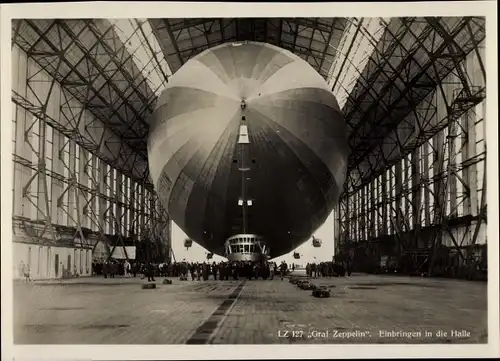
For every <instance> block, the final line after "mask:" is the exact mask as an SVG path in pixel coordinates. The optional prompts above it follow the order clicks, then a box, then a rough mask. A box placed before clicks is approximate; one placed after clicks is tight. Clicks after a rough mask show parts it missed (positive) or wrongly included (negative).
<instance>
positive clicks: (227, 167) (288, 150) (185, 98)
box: [148, 43, 347, 257]
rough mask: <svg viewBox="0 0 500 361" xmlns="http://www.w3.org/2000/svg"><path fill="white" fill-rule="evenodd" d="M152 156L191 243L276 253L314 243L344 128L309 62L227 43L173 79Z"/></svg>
mask: <svg viewBox="0 0 500 361" xmlns="http://www.w3.org/2000/svg"><path fill="white" fill-rule="evenodd" d="M243 103H244V106H243V105H242V104H243ZM242 125H244V126H245V132H246V133H245V135H244V137H242V135H241V132H242V129H243V128H242ZM242 139H244V140H245V141H244V142H243V143H242ZM148 152H149V167H150V173H151V175H152V177H153V181H154V183H155V187H156V190H157V193H158V195H159V198H160V200H161V202H162V203H163V205H164V206H165V207H166V208H167V210H168V212H169V215H170V216H171V218H172V219H173V220H174V222H175V223H176V224H177V225H178V226H179V227H180V228H181V229H182V230H183V231H184V232H185V233H186V234H187V235H188V237H190V238H191V239H193V240H194V241H195V242H197V243H199V244H200V245H201V246H203V247H205V248H206V249H208V250H209V251H211V252H214V253H216V254H219V255H225V254H226V253H227V250H226V247H225V245H227V243H226V241H227V240H228V239H229V238H230V237H232V236H234V235H235V234H241V233H245V234H246V233H248V234H255V235H259V237H261V238H262V239H263V242H265V244H266V245H267V249H268V252H269V256H272V257H277V256H280V255H283V254H285V253H287V252H290V251H292V250H293V249H295V248H296V247H298V246H299V245H301V244H302V243H304V242H305V241H307V240H308V239H309V238H310V236H311V234H312V233H313V232H314V231H315V230H316V229H317V228H318V227H319V226H321V224H322V223H323V222H324V221H325V220H326V218H327V217H328V215H329V213H330V212H331V210H332V209H333V207H334V206H335V204H336V202H337V200H338V196H339V193H340V191H341V189H342V185H343V182H344V179H345V168H346V166H345V165H346V158H347V144H346V129H345V124H344V120H343V117H342V115H341V112H340V109H339V107H338V104H337V101H336V99H335V97H334V95H333V94H332V92H331V91H330V90H329V88H328V85H327V84H326V82H325V81H324V80H323V78H322V77H321V76H320V75H319V74H318V73H317V72H316V71H315V70H314V69H313V68H312V67H311V66H309V64H307V63H306V62H305V61H303V60H302V59H300V58H298V57H296V56H295V55H293V54H291V53H290V52H288V51H285V50H283V49H281V48H277V47H274V46H271V45H269V44H264V43H245V44H238V45H237V46H234V45H233V44H223V45H222V46H219V47H215V48H211V49H209V50H207V51H205V52H203V53H201V54H199V55H198V56H196V57H195V58H193V59H191V60H190V61H188V62H187V63H186V64H185V65H184V66H183V67H182V68H181V69H179V71H178V72H177V73H176V74H175V75H174V76H173V77H172V78H171V79H170V82H169V84H168V87H167V89H166V90H165V91H164V92H163V93H162V95H161V97H160V98H159V101H158V104H157V108H156V110H155V113H154V121H153V125H152V128H151V132H150V137H149V141H148ZM242 157H243V158H244V160H243V158H242ZM243 161H244V162H246V163H247V164H246V166H245V168H244V169H243V168H242V165H241V164H242V162H243Z"/></svg>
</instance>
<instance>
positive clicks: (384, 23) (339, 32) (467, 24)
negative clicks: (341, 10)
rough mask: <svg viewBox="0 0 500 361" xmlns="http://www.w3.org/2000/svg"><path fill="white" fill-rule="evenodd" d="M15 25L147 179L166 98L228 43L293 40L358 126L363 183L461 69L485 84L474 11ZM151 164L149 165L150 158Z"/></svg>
mask: <svg viewBox="0 0 500 361" xmlns="http://www.w3.org/2000/svg"><path fill="white" fill-rule="evenodd" d="M12 29H13V34H12V38H13V43H14V44H16V45H17V46H19V47H20V48H22V49H23V50H24V51H25V52H27V53H28V55H29V56H30V57H31V58H33V59H34V60H35V61H36V62H37V63H38V64H39V65H41V66H42V68H43V69H44V70H45V71H46V72H48V73H49V74H51V75H53V76H54V78H55V79H56V80H57V81H58V82H59V83H61V84H62V85H63V86H64V88H65V89H66V91H67V92H68V93H70V94H71V96H73V97H74V98H76V99H78V100H79V101H80V102H81V103H82V104H83V107H84V108H87V109H89V110H90V111H91V112H92V113H93V114H94V115H95V116H96V117H97V118H98V119H99V120H101V121H102V123H103V124H104V126H105V127H107V128H108V129H109V130H111V131H112V132H113V133H114V134H116V135H117V136H118V137H119V139H121V142H123V143H124V144H126V145H127V146H128V148H127V149H129V154H124V153H123V152H120V155H119V157H121V158H127V159H128V160H130V159H131V158H133V159H134V161H133V162H131V161H124V160H120V159H118V158H117V159H108V160H107V161H108V162H110V164H112V165H114V166H115V167H116V168H117V169H119V170H120V171H121V172H123V173H124V174H126V175H130V176H132V177H133V178H134V179H137V178H138V177H139V176H138V171H137V170H136V169H134V167H135V166H134V163H136V162H140V163H145V162H147V141H146V138H147V134H148V120H149V117H150V116H151V114H152V112H153V109H154V105H155V101H156V98H157V96H158V95H159V93H160V92H161V90H162V89H163V87H164V86H165V84H166V82H168V77H169V76H170V75H171V74H172V73H174V72H175V71H176V70H177V69H178V68H179V67H181V66H182V65H183V64H184V63H185V62H186V61H188V60H189V59H190V58H191V57H193V56H195V55H196V54H198V53H200V52H202V51H203V50H205V49H207V48H210V47H213V46H216V45H219V44H222V43H224V42H227V41H245V40H252V41H264V42H269V43H271V44H274V45H277V46H280V47H283V48H285V49H288V50H290V51H292V52H293V53H295V54H297V55H298V56H300V57H301V58H303V59H304V60H305V61H307V62H308V63H309V64H310V65H311V66H312V67H313V68H314V69H316V70H317V71H318V72H319V73H320V74H321V75H322V76H323V77H324V78H325V79H326V80H327V81H328V83H329V84H330V85H331V86H332V90H333V92H334V93H335V94H336V96H337V98H338V99H339V103H340V106H341V108H342V111H343V113H344V115H345V118H346V122H347V124H348V126H349V129H350V135H349V144H350V147H351V154H350V157H349V170H350V171H351V175H353V174H355V175H356V176H355V178H356V180H355V181H354V180H352V182H353V183H356V184H358V186H361V185H362V184H363V182H366V181H369V180H370V179H371V178H372V176H373V174H372V173H374V172H376V171H377V169H381V168H382V166H383V165H384V162H383V158H384V151H383V147H384V146H386V144H385V143H384V142H387V136H388V135H389V134H390V133H391V131H393V130H394V129H395V128H396V127H397V126H398V124H400V123H401V121H402V120H403V119H404V118H405V117H406V116H407V115H408V114H410V113H411V112H413V111H414V110H415V108H416V107H417V105H418V104H419V103H420V102H421V101H422V100H423V99H424V98H425V97H426V96H427V95H428V94H429V93H430V92H432V91H434V90H435V89H436V88H437V87H438V86H439V83H440V82H441V81H442V80H443V79H444V78H445V77H446V76H447V75H448V74H449V73H450V72H452V71H458V73H459V76H460V78H461V80H462V83H463V84H464V89H465V91H466V92H467V94H468V95H469V96H473V95H474V94H473V93H474V92H477V91H476V90H475V89H470V88H468V87H467V84H468V82H467V76H466V74H465V73H464V72H461V71H460V66H458V67H457V64H459V63H460V62H461V61H462V60H463V59H464V58H465V56H466V55H467V54H468V53H469V52H471V51H474V49H476V48H477V44H478V43H480V42H481V41H482V40H483V39H484V37H485V28H484V19H483V18H472V17H470V18H392V19H386V18H368V19H361V18H261V19H255V18H203V19H132V20H130V19H127V20H96V19H93V20H60V19H58V20H49V19H43V20H42V19H36V20H34V19H33V20H27V19H26V20H16V21H13V25H12ZM480 66H481V67H483V68H484V65H483V64H480ZM13 98H15V99H14V100H15V101H17V102H25V101H26V99H20V98H19V96H18V95H16V94H14V95H13ZM53 125H54V126H57V124H55V123H54V124H53ZM60 128H61V129H62V128H66V129H62V130H64V132H65V133H66V134H68V136H71V137H73V138H74V139H75V140H76V141H77V142H78V143H79V144H80V145H81V146H83V147H84V148H86V149H88V150H91V151H93V152H94V153H95V152H99V147H100V145H98V144H96V140H93V139H90V138H89V137H87V136H85V134H83V133H84V132H82V131H81V130H78V124H74V129H71V127H70V128H68V124H65V126H64V127H62V126H60ZM396 142H398V141H396V140H395V141H394V143H396ZM399 142H400V141H399ZM400 148H401V147H400ZM367 162H368V163H369V164H368V163H367ZM141 169H142V170H143V171H144V172H146V173H147V167H141ZM144 180H146V181H148V175H147V174H146V175H144ZM354 188H356V186H355V187H354Z"/></svg>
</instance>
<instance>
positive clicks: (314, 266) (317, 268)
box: [306, 261, 351, 278]
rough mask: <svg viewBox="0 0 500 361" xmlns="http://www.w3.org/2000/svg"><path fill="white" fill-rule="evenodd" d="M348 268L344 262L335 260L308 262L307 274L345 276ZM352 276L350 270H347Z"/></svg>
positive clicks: (312, 275)
mask: <svg viewBox="0 0 500 361" xmlns="http://www.w3.org/2000/svg"><path fill="white" fill-rule="evenodd" d="M345 274H346V268H344V266H343V265H342V264H339V263H334V262H331V261H330V262H319V263H308V264H307V265H306V275H307V276H308V277H312V278H316V277H338V276H345ZM347 274H348V275H349V276H350V275H351V274H350V271H347Z"/></svg>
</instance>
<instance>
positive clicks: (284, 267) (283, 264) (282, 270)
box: [280, 261, 287, 281]
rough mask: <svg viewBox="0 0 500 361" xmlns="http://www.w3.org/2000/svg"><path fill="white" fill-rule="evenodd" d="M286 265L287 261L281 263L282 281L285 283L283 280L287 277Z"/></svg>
mask: <svg viewBox="0 0 500 361" xmlns="http://www.w3.org/2000/svg"><path fill="white" fill-rule="evenodd" d="M286 268H287V267H286V263H285V261H281V264H280V274H281V280H282V281H283V278H284V276H285V273H286Z"/></svg>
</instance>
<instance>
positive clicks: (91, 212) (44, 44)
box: [12, 20, 170, 259]
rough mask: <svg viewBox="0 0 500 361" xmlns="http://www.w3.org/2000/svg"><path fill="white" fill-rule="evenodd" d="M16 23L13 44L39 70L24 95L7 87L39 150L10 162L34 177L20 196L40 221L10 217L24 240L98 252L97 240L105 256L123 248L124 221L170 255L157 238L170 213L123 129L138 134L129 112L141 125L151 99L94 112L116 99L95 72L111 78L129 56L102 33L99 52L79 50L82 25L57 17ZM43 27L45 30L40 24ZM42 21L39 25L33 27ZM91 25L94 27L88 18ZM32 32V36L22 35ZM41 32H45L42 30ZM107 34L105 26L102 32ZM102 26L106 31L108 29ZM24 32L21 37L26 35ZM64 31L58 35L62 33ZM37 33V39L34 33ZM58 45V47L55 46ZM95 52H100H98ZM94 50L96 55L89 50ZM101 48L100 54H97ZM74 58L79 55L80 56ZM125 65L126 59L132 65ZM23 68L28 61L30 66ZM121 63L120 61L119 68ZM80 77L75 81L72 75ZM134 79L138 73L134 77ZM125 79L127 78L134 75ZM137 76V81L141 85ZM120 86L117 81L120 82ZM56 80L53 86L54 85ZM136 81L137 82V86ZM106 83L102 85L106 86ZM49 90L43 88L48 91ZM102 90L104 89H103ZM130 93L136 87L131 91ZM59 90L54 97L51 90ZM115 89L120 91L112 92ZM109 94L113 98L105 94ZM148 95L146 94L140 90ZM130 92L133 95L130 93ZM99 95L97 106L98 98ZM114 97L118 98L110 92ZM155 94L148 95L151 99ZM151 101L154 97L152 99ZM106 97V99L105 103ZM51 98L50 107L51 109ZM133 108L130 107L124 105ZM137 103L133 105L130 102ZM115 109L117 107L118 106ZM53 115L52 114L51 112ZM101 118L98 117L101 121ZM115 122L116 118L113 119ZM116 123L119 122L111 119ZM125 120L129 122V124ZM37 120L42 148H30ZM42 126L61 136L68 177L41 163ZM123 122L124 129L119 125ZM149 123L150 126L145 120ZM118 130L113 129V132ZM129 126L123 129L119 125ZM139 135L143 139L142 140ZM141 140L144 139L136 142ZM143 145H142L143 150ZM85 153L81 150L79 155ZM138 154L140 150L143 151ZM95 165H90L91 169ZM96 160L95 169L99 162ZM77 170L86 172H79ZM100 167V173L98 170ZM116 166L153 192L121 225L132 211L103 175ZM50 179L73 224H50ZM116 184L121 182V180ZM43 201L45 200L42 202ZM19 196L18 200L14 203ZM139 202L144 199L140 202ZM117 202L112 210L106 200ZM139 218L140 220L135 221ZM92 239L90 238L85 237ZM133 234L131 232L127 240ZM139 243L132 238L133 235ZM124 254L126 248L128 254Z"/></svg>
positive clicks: (164, 233)
mask: <svg viewBox="0 0 500 361" xmlns="http://www.w3.org/2000/svg"><path fill="white" fill-rule="evenodd" d="M23 22H25V24H24V27H23V23H22V21H17V22H15V24H14V29H15V32H14V33H13V44H15V45H17V46H18V47H19V48H20V49H22V50H24V51H26V55H27V58H28V59H29V60H32V61H34V62H35V63H36V64H37V65H38V68H37V69H38V70H37V71H36V72H35V73H34V74H30V75H29V76H27V78H26V88H27V89H28V92H29V93H26V94H27V95H23V94H22V93H21V92H17V91H14V90H13V92H12V101H13V102H14V103H15V104H16V105H17V106H19V107H20V108H22V109H24V110H25V111H26V114H30V115H31V116H32V118H33V119H32V122H31V123H30V124H29V125H27V126H26V127H27V130H26V131H25V141H26V144H28V146H29V147H30V148H31V150H32V152H33V153H34V154H36V158H37V161H36V162H33V161H31V160H29V159H26V158H24V157H22V156H20V155H17V154H14V162H15V163H17V164H20V165H22V166H23V167H26V168H29V169H31V170H32V172H33V175H32V177H31V178H30V179H29V180H28V181H27V182H26V184H24V185H23V197H24V198H25V199H27V200H28V201H29V202H30V203H31V204H32V205H33V206H34V207H35V209H36V210H37V212H38V216H37V217H35V218H37V219H39V220H33V219H31V220H30V219H28V218H23V217H17V216H14V225H15V226H17V227H18V228H19V227H21V228H23V229H24V234H25V235H27V236H28V237H29V241H30V242H33V243H38V244H47V245H61V244H63V243H64V244H68V245H72V246H80V247H85V248H93V249H95V247H96V245H97V243H98V242H99V241H101V242H102V243H103V244H104V245H105V246H106V248H107V250H108V252H109V253H108V254H109V255H111V254H112V252H113V251H114V249H115V248H116V247H117V246H118V247H123V246H124V245H125V241H126V237H125V235H124V233H123V229H124V228H125V226H128V227H129V228H128V230H129V231H131V230H133V229H134V227H135V230H137V229H141V234H142V235H143V237H141V238H142V239H143V242H142V243H144V242H148V243H150V244H152V245H154V247H155V248H156V249H157V250H158V251H156V257H161V258H165V259H168V253H169V251H170V247H167V249H164V248H165V247H164V245H163V242H162V240H165V239H168V240H169V239H170V225H169V219H168V215H167V214H166V211H165V210H164V209H163V207H162V206H161V205H160V204H159V201H158V198H157V196H156V195H155V194H154V190H153V187H152V184H151V183H150V179H149V172H148V167H147V163H146V162H145V160H144V159H143V155H141V154H140V152H141V150H140V149H137V148H133V147H134V146H137V144H138V143H134V142H133V141H131V138H130V136H128V135H127V134H131V133H135V132H137V131H138V130H140V129H141V128H134V127H133V126H132V124H134V123H133V121H132V120H131V119H132V118H133V117H134V116H139V118H137V119H135V120H136V121H137V122H144V117H145V116H146V115H145V114H146V113H147V112H148V111H149V112H151V104H152V101H151V100H149V101H148V102H147V103H144V102H143V101H144V99H142V100H141V101H142V102H143V106H144V109H143V110H142V113H140V114H139V113H138V112H137V111H135V112H134V111H130V112H129V113H127V112H125V114H128V116H130V118H124V117H123V114H121V115H120V112H119V111H118V110H117V109H114V110H113V109H111V111H110V112H108V113H105V112H102V111H99V109H103V108H110V106H111V105H113V104H114V105H116V103H113V101H112V100H113V99H112V98H111V97H112V92H111V91H112V89H113V88H116V87H117V86H118V85H116V84H115V85H111V86H109V85H106V84H104V85H102V84H101V85H100V84H99V83H98V82H97V83H96V82H95V80H96V79H97V78H98V77H104V78H105V79H107V81H108V82H112V81H113V77H114V76H116V74H117V72H118V71H122V72H123V71H125V70H123V69H121V68H119V66H118V64H117V63H118V61H119V60H120V61H122V60H123V59H124V58H125V59H129V57H126V56H125V55H126V52H125V50H124V48H123V45H122V46H121V47H120V46H119V45H118V46H117V45H116V44H117V42H116V39H117V38H116V35H114V37H113V39H114V41H115V43H114V44H115V45H114V46H115V47H117V48H118V49H119V50H118V52H121V54H122V55H121V58H119V57H118V55H117V54H116V53H113V54H111V56H110V54H109V52H108V50H109V49H107V50H106V49H105V46H104V45H103V44H104V42H105V41H109V38H108V39H106V37H105V36H104V35H102V34H101V36H100V38H99V39H98V43H99V42H100V44H101V47H102V48H103V49H101V50H98V48H99V46H92V47H91V48H90V49H89V52H87V53H84V51H85V48H84V45H83V43H82V40H81V36H82V33H83V32H84V31H85V29H86V28H85V27H82V28H81V29H80V31H78V32H74V31H76V30H75V29H76V28H77V27H73V28H72V29H70V28H69V25H68V24H65V23H64V22H62V21H54V22H51V23H50V24H43V23H42V24H38V25H35V24H34V21H28V20H23ZM44 25H45V28H44ZM38 26H40V27H41V28H38ZM85 26H87V27H88V28H89V29H90V28H92V27H93V25H92V24H90V23H88V22H86V25H85ZM26 29H31V33H29V32H28V33H26V32H27V31H28V30H26ZM41 29H43V30H41ZM89 29H87V32H89V31H90V32H91V33H93V34H94V36H95V37H97V36H98V33H97V31H98V30H96V29H95V28H94V29H91V30H89ZM107 31H109V29H108V30H107ZM107 31H104V32H105V33H106V32H107ZM23 32H24V34H23ZM63 32H64V33H65V34H66V35H65V36H63V35H61V34H62V33H63ZM52 33H54V34H57V38H51V37H50V36H49V34H52ZM34 34H35V35H36V40H35V39H34V38H33V37H34ZM55 44H57V45H55ZM75 49H79V50H80V53H81V54H80V55H81V58H79V60H76V61H75V58H72V57H71V54H72V52H77V51H76V50H75ZM95 49H97V50H95ZM94 50H95V53H94ZM99 51H100V52H102V53H100V52H99ZM104 52H106V53H107V54H108V57H110V58H111V59H108V60H106V61H107V64H111V63H115V65H116V67H115V68H113V69H112V71H110V70H109V69H108V70H107V71H108V72H110V73H111V74H113V75H111V77H110V76H106V75H104V76H103V73H104V72H105V71H106V70H104V69H105V68H107V66H108V65H104V66H103V65H100V63H99V56H100V55H102V54H104ZM77 59H78V57H77ZM129 65H130V64H129ZM27 66H28V68H30V67H29V64H28V65H27ZM123 66H124V65H123V64H122V67H123ZM41 73H46V74H49V77H46V76H39V75H40V74H41ZM75 76H76V77H78V78H79V79H76V78H75ZM134 76H135V77H137V78H139V75H137V74H134ZM127 81H129V82H131V81H132V79H128V80H127ZM142 82H143V81H142V80H141V84H142ZM117 83H118V84H119V81H118V82H117ZM56 85H57V86H56ZM139 85H140V84H139ZM106 87H107V88H106ZM40 88H43V89H45V90H46V91H43V92H42V93H39V92H38V89H40ZM47 89H48V91H47ZM105 89H106V91H107V93H105ZM134 91H140V90H137V89H135V88H134ZM56 93H57V94H56ZM115 93H117V90H116V91H115ZM103 94H108V95H109V97H110V98H108V99H106V95H103ZM145 94H147V93H145ZM121 95H122V96H123V97H124V98H123V99H122V100H121V101H122V103H126V102H128V101H129V100H130V98H128V97H126V94H125V93H124V94H121ZM128 96H129V97H130V96H131V95H130V94H129V95H128ZM96 97H97V98H99V101H100V102H101V105H99V104H98V103H97V102H96V101H95V99H96ZM115 99H116V97H115ZM152 99H153V98H152ZM153 100H154V99H153ZM54 102H59V104H58V105H56V107H58V108H57V109H58V111H56V112H54V109H53V108H54ZM105 102H107V104H104V103H105ZM49 103H50V108H51V111H49V110H48V108H49ZM127 106H128V107H130V105H127ZM132 106H134V105H132ZM118 108H119V107H118ZM88 111H90V112H91V113H92V114H94V116H95V117H93V118H92V117H91V118H90V119H89V117H88V115H86V112H88ZM55 113H56V114H55ZM103 119H104V120H105V122H103V121H102V120H103ZM113 119H115V120H113ZM116 120H118V121H119V122H120V123H118V122H116ZM128 120H130V123H128V124H127V122H128ZM36 122H39V123H40V135H39V139H40V142H39V147H38V149H35V147H34V145H33V144H32V143H31V142H30V137H29V134H30V132H31V130H32V128H33V126H34V124H35V123H36ZM46 125H48V126H50V127H51V128H53V130H54V132H57V133H58V134H61V135H64V136H65V138H64V139H65V141H64V142H62V143H60V144H59V149H57V153H58V154H59V157H58V158H59V159H58V160H57V161H58V162H59V164H60V165H62V167H63V168H64V169H65V173H67V176H64V175H61V174H59V172H56V171H54V170H52V169H48V168H47V167H46V157H45V142H46V136H45V131H46V129H47V128H46ZM123 125H126V127H123ZM146 126H147V124H146ZM117 128H118V129H117ZM125 128H127V129H126V130H124V129H125ZM143 136H144V134H142V136H141V137H143ZM140 141H141V142H143V143H144V142H145V139H144V138H141V139H140ZM77 145H78V146H79V147H80V149H81V150H82V152H83V151H86V152H88V153H84V154H87V157H85V155H81V156H80V158H81V159H80V162H79V163H80V164H76V162H75V158H74V157H75V149H76V146H77ZM66 150H68V152H69V154H70V155H71V156H70V157H69V161H68V160H67V159H66V158H65V157H64V156H63V152H64V151H66ZM143 151H144V149H143V150H142V152H143ZM80 154H82V153H80ZM143 154H145V153H144V152H143ZM92 164H93V166H92ZM96 164H97V166H96ZM104 164H108V165H109V167H107V172H104V171H103V169H104ZM80 166H81V168H83V169H79V168H80ZM96 168H98V171H96ZM113 168H114V169H116V170H117V171H118V172H120V175H119V177H120V178H121V175H122V174H123V175H124V176H127V177H130V179H131V182H132V183H133V184H134V187H135V188H136V189H134V191H136V190H137V189H139V187H142V188H143V189H145V190H146V191H147V192H148V194H150V202H149V203H148V204H147V205H145V208H143V207H141V208H140V209H139V210H136V209H133V210H132V212H131V214H132V217H131V219H130V220H129V224H125V223H124V221H125V220H124V219H125V214H126V210H128V209H131V208H133V206H132V205H131V203H130V200H129V199H126V197H125V196H124V194H121V193H120V192H119V191H113V190H112V187H111V186H110V185H109V184H106V183H105V182H103V180H104V179H105V178H106V177H109V175H110V172H111V171H112V169H113ZM78 174H79V175H80V176H82V174H84V175H85V177H88V179H89V183H90V186H89V185H88V184H87V185H85V184H83V183H82V182H79V181H78V180H77V175H78ZM48 177H51V178H52V179H53V180H57V181H58V182H60V183H61V184H63V185H64V189H63V191H62V193H61V194H60V195H58V196H57V198H54V199H52V201H53V202H56V203H57V209H58V211H61V212H63V213H65V214H66V215H67V217H68V219H69V220H70V221H71V222H72V223H73V225H74V227H66V226H61V225H58V224H54V223H53V221H52V219H53V217H52V215H51V208H50V204H49V203H50V200H49V198H50V197H51V196H52V193H51V190H50V189H48V188H47V179H48ZM35 179H37V181H38V185H39V186H38V187H37V192H36V193H37V194H33V193H30V191H29V189H30V187H31V184H32V183H33V181H34V180H35ZM117 184H120V182H118V183H117ZM110 188H111V192H109V193H108V195H107V194H106V191H107V190H108V189H110ZM41 199H43V202H42V201H41ZM14 201H18V200H16V199H15V200H14ZM105 202H108V204H109V206H108V207H107V208H106V209H104V207H99V210H100V211H98V212H97V211H96V206H95V205H96V204H97V203H99V204H104V203H105ZM139 203H140V204H142V202H139ZM113 204H115V205H117V206H116V207H112V206H111V205H113ZM71 207H74V208H73V209H76V212H72V211H70V209H71ZM85 217H88V219H89V221H90V224H91V225H92V226H94V229H95V228H97V232H92V231H91V230H90V229H88V228H86V227H84V225H83V218H85ZM141 217H142V222H141V221H139V218H141ZM105 223H109V224H113V229H114V231H115V233H116V234H115V236H116V238H117V241H116V242H114V243H113V244H111V243H110V242H109V236H110V235H109V234H107V233H106V231H105ZM61 232H63V233H67V232H73V235H72V237H70V238H71V239H61ZM89 236H90V238H92V239H94V241H95V242H90V240H89ZM128 238H130V237H128ZM135 241H137V240H135ZM125 253H126V251H125Z"/></svg>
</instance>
